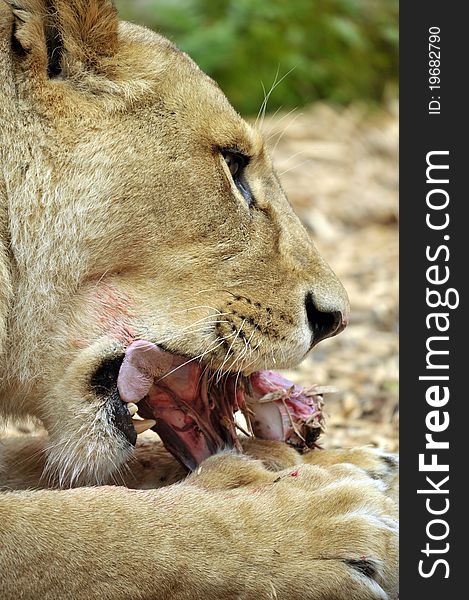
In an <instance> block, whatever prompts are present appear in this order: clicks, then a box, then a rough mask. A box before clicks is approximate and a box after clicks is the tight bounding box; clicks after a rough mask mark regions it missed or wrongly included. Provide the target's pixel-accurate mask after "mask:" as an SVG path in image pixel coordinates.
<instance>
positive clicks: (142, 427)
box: [132, 419, 156, 435]
mask: <svg viewBox="0 0 469 600" xmlns="http://www.w3.org/2000/svg"><path fill="white" fill-rule="evenodd" d="M132 423H133V424H134V427H135V431H136V432H137V435H139V434H140V433H143V432H144V431H146V430H147V429H150V428H151V427H153V425H156V421H155V420H154V419H142V420H141V421H137V420H136V419H132Z"/></svg>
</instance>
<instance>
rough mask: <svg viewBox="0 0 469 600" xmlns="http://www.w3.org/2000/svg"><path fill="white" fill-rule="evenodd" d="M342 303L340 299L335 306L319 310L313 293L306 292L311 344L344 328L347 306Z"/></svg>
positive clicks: (313, 344)
mask: <svg viewBox="0 0 469 600" xmlns="http://www.w3.org/2000/svg"><path fill="white" fill-rule="evenodd" d="M342 304H343V303H342V302H341V301H338V302H337V306H333V307H329V309H328V310H319V308H318V303H317V302H315V300H314V296H313V294H312V293H311V292H308V293H307V294H306V298H305V309H306V318H307V320H308V324H309V328H310V329H311V332H312V334H313V335H312V346H315V345H316V344H317V343H318V342H320V341H321V340H324V339H326V338H328V337H332V336H334V335H337V334H338V333H340V332H341V331H342V330H343V329H345V327H346V325H347V316H348V308H347V306H345V305H342Z"/></svg>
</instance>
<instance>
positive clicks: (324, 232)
mask: <svg viewBox="0 0 469 600" xmlns="http://www.w3.org/2000/svg"><path fill="white" fill-rule="evenodd" d="M263 129H264V130H265V132H266V133H267V135H268V136H271V138H270V144H271V147H272V151H273V157H274V161H275V164H276V166H277V169H278V171H279V173H280V174H281V180H282V183H283V185H284V188H285V190H286V191H287V193H288V196H289V198H290V201H291V202H292V204H293V205H294V207H295V209H296V210H297V212H298V213H299V214H300V216H301V217H302V219H303V220H304V222H305V224H306V225H307V227H308V228H309V229H310V230H311V233H312V235H313V237H314V240H315V242H316V245H317V246H318V249H319V250H320V252H321V253H322V254H323V256H324V257H325V258H326V259H327V261H328V262H329V264H330V265H331V266H332V267H333V269H334V271H335V272H336V273H337V275H338V276H339V277H340V279H341V280H342V282H343V283H344V285H345V287H346V289H347V291H348V294H349V297H350V301H351V306H352V313H351V319H350V325H349V327H348V328H347V329H346V330H345V332H344V333H343V334H341V335H340V336H338V337H337V338H333V339H331V340H326V341H325V342H323V343H321V344H320V345H319V346H318V347H317V348H316V350H315V351H314V352H313V353H312V355H311V356H310V357H309V358H308V359H307V360H306V361H304V363H303V364H302V365H300V366H299V367H298V368H297V369H294V370H291V371H288V372H287V373H288V376H289V377H290V378H291V379H293V380H294V381H295V382H301V383H302V384H305V385H307V384H308V383H318V384H320V385H332V386H335V387H336V388H337V389H338V390H339V392H338V393H337V394H333V395H329V396H327V397H326V398H325V401H326V409H327V413H328V414H329V418H328V429H327V433H326V435H325V436H324V437H323V444H324V446H329V447H330V446H344V445H346V446H349V445H357V444H372V445H377V446H380V447H384V448H386V449H388V450H392V451H395V450H397V449H398V357H397V352H398V337H397V335H398V334H397V327H398V297H397V296H398V280H397V260H398V245H397V241H398V237H397V236H398V234H397V216H398V215H397V208H398V204H397V192H398V187H397V185H398V180H397V176H398V173H397V151H398V114H397V104H394V103H390V104H389V106H388V107H387V108H385V109H383V110H381V111H379V112H374V113H370V111H369V110H366V109H364V108H362V107H358V106H354V107H350V108H347V109H341V110H339V109H333V108H331V107H329V106H326V105H315V106H312V107H311V108H309V109H303V110H302V111H301V113H300V114H297V113H296V112H295V113H294V114H290V115H285V116H280V115H276V116H275V117H270V118H269V117H266V119H265V121H264V125H263ZM282 131H283V135H282ZM279 136H281V137H279Z"/></svg>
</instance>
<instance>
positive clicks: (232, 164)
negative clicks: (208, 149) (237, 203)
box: [221, 150, 254, 206]
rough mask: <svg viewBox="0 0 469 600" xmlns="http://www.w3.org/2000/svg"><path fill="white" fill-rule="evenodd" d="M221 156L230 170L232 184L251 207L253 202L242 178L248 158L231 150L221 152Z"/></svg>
mask: <svg viewBox="0 0 469 600" xmlns="http://www.w3.org/2000/svg"><path fill="white" fill-rule="evenodd" d="M221 154H222V156H223V158H224V159H225V162H226V164H227V166H228V169H229V170H230V173H231V177H232V179H233V182H234V184H235V185H236V187H237V188H238V190H239V191H240V193H241V194H242V196H243V198H244V199H245V200H246V202H247V205H248V206H251V205H252V204H253V202H254V199H253V197H252V193H251V190H250V188H249V184H248V182H247V181H246V178H245V177H244V169H245V167H246V166H247V165H248V163H249V160H250V159H249V156H245V155H244V154H241V153H239V152H233V151H232V150H221Z"/></svg>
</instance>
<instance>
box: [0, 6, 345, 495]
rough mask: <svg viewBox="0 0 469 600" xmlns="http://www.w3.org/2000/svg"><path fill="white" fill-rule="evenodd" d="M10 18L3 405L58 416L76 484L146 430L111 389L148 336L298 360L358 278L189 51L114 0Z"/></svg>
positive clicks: (2, 249) (191, 355)
mask: <svg viewBox="0 0 469 600" xmlns="http://www.w3.org/2000/svg"><path fill="white" fill-rule="evenodd" d="M0 24H1V25H0V43H1V45H2V49H1V58H0V75H1V83H0V85H1V108H0V111H1V113H2V117H1V118H2V132H1V165H2V171H1V175H0V199H1V203H0V236H1V237H0V280H1V283H2V285H1V286H0V287H1V289H0V349H1V355H0V361H1V369H2V374H3V379H2V383H1V388H0V393H1V396H2V406H3V410H4V412H6V413H10V414H13V415H19V414H30V415H33V416H35V417H37V418H39V419H40V420H41V421H43V423H44V424H45V426H46V428H47V429H48V431H49V434H50V448H49V462H48V464H49V469H50V472H54V473H58V475H59V480H60V483H61V484H65V483H67V482H101V481H104V480H105V479H106V478H107V477H108V476H109V474H110V473H112V472H113V471H114V470H115V469H117V468H118V467H119V466H120V465H121V464H122V463H123V462H124V461H125V459H126V458H127V456H128V455H129V453H130V452H131V448H132V446H131V444H130V442H129V439H128V435H126V430H125V427H124V426H123V425H122V423H123V420H125V415H124V416H122V406H121V405H122V402H120V401H119V398H118V397H117V399H116V398H115V394H110V390H111V389H113V386H115V381H116V378H117V374H118V370H119V365H120V363H121V362H122V356H123V353H124V350H125V348H126V347H127V346H128V345H129V344H130V343H131V342H133V341H134V340H140V339H144V340H149V341H151V342H152V343H154V344H158V346H160V347H162V348H164V350H166V351H167V352H170V353H174V354H177V355H183V356H185V357H187V358H188V360H191V359H195V358H197V360H200V361H202V364H204V365H207V366H209V367H210V368H211V369H220V370H221V371H239V372H242V373H245V374H247V373H250V372H253V371H256V370H259V369H263V368H268V367H272V366H274V365H275V366H276V367H277V368H282V367H289V366H292V365H295V364H296V363H298V362H300V361H301V360H302V359H303V357H304V356H305V355H306V353H307V352H309V350H310V349H311V348H312V347H313V346H314V345H315V344H316V343H317V342H319V341H320V340H322V339H324V338H326V337H330V336H332V335H335V334H336V333H338V332H339V331H341V330H342V329H343V327H344V326H345V322H346V319H347V313H348V301H347V296H346V293H345V291H344V289H343V287H342V285H341V284H340V283H339V281H338V280H337V278H336V277H335V275H334V274H333V272H332V271H331V269H330V268H329V267H328V265H327V264H326V263H325V262H324V260H323V259H322V258H321V256H320V255H319V253H318V251H317V250H316V248H315V246H314V244H313V242H312V241H311V238H310V236H309V234H308V233H307V232H306V231H305V229H304V228H303V226H302V224H301V223H300V221H299V219H298V217H297V216H296V215H295V213H294V212H293V210H292V208H291V206H290V204H289V203H288V200H287V198H286V196H285V193H284V191H283V190H282V187H281V185H280V183H279V180H278V177H277V175H276V174H275V171H274V169H273V166H272V162H271V160H270V158H269V156H268V153H267V151H266V147H265V144H264V141H263V138H262V135H261V133H260V131H259V130H258V129H257V128H256V127H255V126H254V125H251V124H248V123H247V122H246V121H244V120H243V119H242V118H241V117H240V115H239V114H237V112H236V111H235V110H234V109H233V108H232V107H231V106H230V104H229V102H228V101H227V99H226V98H225V96H224V95H223V93H222V92H221V90H220V89H219V87H218V86H217V84H216V83H215V82H214V81H212V80H211V79H210V78H209V77H208V76H207V75H205V74H204V73H203V72H202V71H201V70H200V69H199V68H198V67H197V65H196V64H195V63H194V62H193V61H192V60H191V59H190V58H189V57H188V56H187V55H186V54H185V53H183V52H181V51H180V50H178V49H177V48H176V47H175V46H174V45H173V44H172V43H170V42H169V41H168V40H167V39H165V38H163V37H161V36H160V35H158V34H156V33H154V32H152V31H149V30H147V29H145V28H143V27H138V26H135V25H131V24H129V23H124V22H118V19H117V16H116V14H115V9H114V7H113V5H112V3H111V2H109V1H106V0H70V1H64V0H51V1H46V0H14V1H11V2H7V3H5V2H3V0H2V2H0ZM111 396H112V399H110V398H111Z"/></svg>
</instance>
